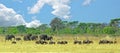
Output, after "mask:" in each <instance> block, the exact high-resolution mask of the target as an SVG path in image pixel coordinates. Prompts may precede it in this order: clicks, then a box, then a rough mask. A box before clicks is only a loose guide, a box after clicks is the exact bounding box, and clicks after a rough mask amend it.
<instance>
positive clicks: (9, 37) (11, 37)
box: [5, 35, 15, 40]
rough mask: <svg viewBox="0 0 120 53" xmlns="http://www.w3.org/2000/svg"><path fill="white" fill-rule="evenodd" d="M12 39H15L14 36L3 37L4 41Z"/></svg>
mask: <svg viewBox="0 0 120 53" xmlns="http://www.w3.org/2000/svg"><path fill="white" fill-rule="evenodd" d="M12 39H15V36H14V35H7V36H6V37H5V40H12Z"/></svg>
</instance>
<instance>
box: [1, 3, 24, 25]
mask: <svg viewBox="0 0 120 53" xmlns="http://www.w3.org/2000/svg"><path fill="white" fill-rule="evenodd" d="M21 24H25V20H24V19H23V17H22V15H20V14H17V13H16V12H15V11H14V10H13V9H12V8H7V7H6V6H4V5H3V4H0V26H15V25H21Z"/></svg>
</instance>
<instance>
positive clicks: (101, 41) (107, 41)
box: [99, 40, 116, 44]
mask: <svg viewBox="0 0 120 53" xmlns="http://www.w3.org/2000/svg"><path fill="white" fill-rule="evenodd" d="M113 43H116V41H111V40H100V41H99V44H113Z"/></svg>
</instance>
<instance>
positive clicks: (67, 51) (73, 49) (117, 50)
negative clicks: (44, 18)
mask: <svg viewBox="0 0 120 53" xmlns="http://www.w3.org/2000/svg"><path fill="white" fill-rule="evenodd" d="M101 38H102V37H101ZM101 38H98V37H92V36H91V37H88V38H86V37H78V38H77V39H78V40H85V39H90V40H94V43H93V44H81V45H74V44H73V37H72V36H64V37H62V39H61V37H57V36H56V37H54V39H55V41H56V42H57V41H59V40H67V41H68V44H66V45H59V44H55V45H49V44H46V45H41V44H35V41H23V40H22V41H17V44H11V41H6V42H5V41H4V37H0V53H8V52H18V53H21V52H23V53H120V44H119V43H120V42H119V40H120V39H119V37H117V38H116V39H117V41H118V43H117V44H104V45H99V44H98V41H99V40H100V39H101ZM112 39H114V38H112Z"/></svg>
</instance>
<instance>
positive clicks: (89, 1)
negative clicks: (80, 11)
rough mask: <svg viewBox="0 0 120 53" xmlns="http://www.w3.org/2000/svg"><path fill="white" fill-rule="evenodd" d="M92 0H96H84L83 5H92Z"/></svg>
mask: <svg viewBox="0 0 120 53" xmlns="http://www.w3.org/2000/svg"><path fill="white" fill-rule="evenodd" d="M92 1H94V0H84V2H83V3H82V5H83V6H86V5H90V4H91V2H92Z"/></svg>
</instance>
